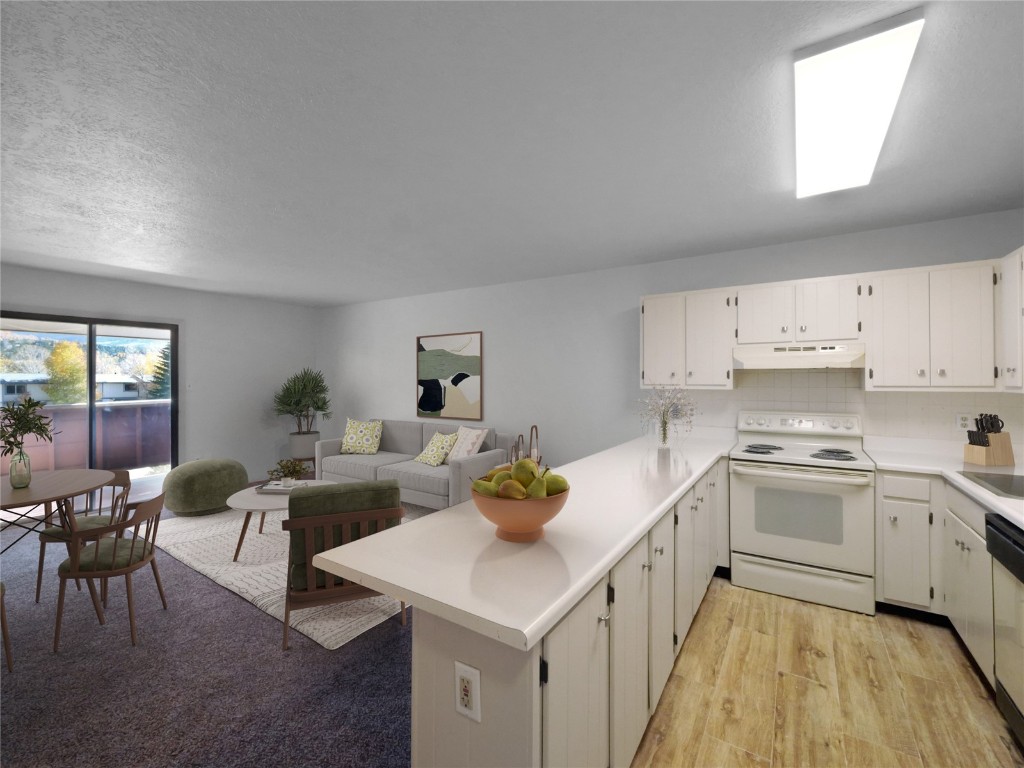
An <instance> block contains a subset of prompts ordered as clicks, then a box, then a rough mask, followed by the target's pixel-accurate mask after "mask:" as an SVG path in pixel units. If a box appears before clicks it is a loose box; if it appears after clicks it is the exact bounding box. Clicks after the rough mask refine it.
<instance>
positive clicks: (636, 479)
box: [313, 428, 735, 766]
mask: <svg viewBox="0 0 1024 768" xmlns="http://www.w3.org/2000/svg"><path fill="white" fill-rule="evenodd" d="M734 441H735V433H734V432H733V431H732V430H731V429H709V428H705V429H696V430H694V431H693V432H692V433H691V434H689V435H687V436H686V437H685V439H677V440H675V441H673V443H672V446H671V450H670V451H668V452H665V451H660V452H659V450H658V448H657V446H656V444H655V443H654V442H653V441H652V440H651V439H650V438H641V439H637V440H633V441H631V442H628V443H624V444H622V445H619V446H615V447H613V448H610V449H608V450H605V451H601V452H600V453H597V454H594V455H592V456H588V457H586V458H584V459H580V460H579V461H575V462H572V463H570V464H567V465H565V466H562V467H560V468H558V472H559V474H563V475H564V476H565V477H566V478H567V479H568V480H569V483H570V485H571V488H570V491H569V493H570V496H569V499H568V500H567V502H566V505H565V507H564V508H563V509H562V511H561V513H560V514H559V515H558V516H557V517H556V518H555V519H554V520H552V521H551V522H550V523H548V524H547V525H546V526H545V537H544V538H543V539H542V540H540V541H538V542H535V543H533V544H514V543H509V542H505V541H501V540H499V539H498V538H496V537H495V535H494V530H495V529H494V526H493V525H492V524H491V523H489V522H487V521H486V520H485V519H484V518H483V517H481V515H480V514H479V513H478V512H477V510H476V507H475V506H474V505H473V503H472V502H466V503H463V504H459V505H457V506H454V507H450V508H449V509H444V510H441V511H438V512H435V513H433V514H430V515H428V516H426V517H424V518H421V519H419V520H416V521H414V522H412V523H409V524H406V525H401V526H398V527H396V528H392V529H389V530H387V531H384V532H382V533H379V534H375V535H374V536H370V537H368V538H365V539H361V540H359V541H356V542H353V543H351V544H348V545H345V546H343V547H339V548H337V549H333V550H330V551H329V552H325V553H323V554H322V555H318V556H317V557H316V558H314V560H313V564H314V565H315V566H316V567H317V568H321V569H323V570H325V571H329V572H331V573H334V574H337V575H340V576H343V577H345V578H347V579H350V580H352V581H354V582H357V583H359V584H363V585H365V586H367V587H370V588H372V589H375V590H377V591H379V592H382V593H384V594H387V595H391V596H392V597H395V598H397V599H400V600H404V601H407V602H409V603H411V604H412V605H413V606H415V608H416V612H415V617H414V620H413V652H412V667H413V669H412V672H413V675H412V677H413V682H412V688H413V690H412V755H413V764H414V765H416V766H431V765H438V766H440V765H445V766H483V765H514V766H526V765H535V766H539V765H541V764H542V756H541V755H542V752H541V735H542V731H543V728H544V725H543V723H544V722H545V721H544V718H543V717H542V704H541V701H542V686H541V684H540V675H541V657H542V645H543V643H542V640H543V639H544V637H545V636H546V635H547V634H548V633H549V632H550V631H551V630H552V629H553V628H555V626H556V625H557V624H558V623H559V622H560V621H561V620H562V619H563V618H565V617H566V616H567V615H568V614H570V612H572V609H573V608H574V607H575V606H576V605H577V604H579V603H580V602H581V601H582V600H583V599H584V598H585V597H588V593H591V592H592V590H593V589H594V588H595V586H598V585H600V584H601V583H602V582H603V581H605V580H607V578H608V576H609V573H610V572H612V569H613V567H614V566H615V565H616V564H617V563H619V562H620V561H621V560H623V558H624V557H625V556H627V554H629V553H630V551H631V550H632V549H634V547H635V545H637V544H638V542H641V541H642V540H643V539H644V538H645V537H646V536H647V535H648V533H649V532H650V531H651V530H652V528H654V526H655V524H656V523H658V522H659V521H660V520H662V519H663V518H664V517H665V515H666V514H668V515H671V514H672V510H673V507H674V505H675V504H676V502H677V501H678V500H679V499H680V498H681V497H682V496H683V495H684V494H685V493H686V492H687V491H688V490H689V489H690V488H691V486H693V485H694V484H695V483H696V482H697V481H698V480H699V479H700V478H702V476H703V475H704V474H705V473H706V472H707V471H708V470H710V469H711V468H713V467H714V466H715V464H716V462H717V461H718V460H719V458H720V457H722V456H724V455H726V454H727V452H728V450H729V449H730V448H731V447H732V445H733V442H734ZM713 539H714V537H712V540H713ZM690 556H692V553H683V552H680V553H679V554H678V555H677V557H679V558H686V557H690ZM602 599H603V598H602ZM590 602H591V601H590V599H589V598H588V601H587V603H590ZM620 602H622V601H620ZM694 607H696V606H694ZM624 608H625V604H624V603H623V609H624ZM611 621H612V622H613V623H614V621H615V606H614V605H613V606H612V609H611ZM584 623H585V624H586V626H588V627H589V626H590V624H591V620H590V619H588V620H587V621H586V622H584ZM594 624H595V626H596V621H594ZM605 640H607V636H606V637H605ZM681 641H682V638H679V642H680V643H681ZM584 650H585V649H584ZM620 650H621V649H620ZM644 653H646V650H645V651H644ZM456 661H458V662H461V663H462V664H466V665H469V666H470V667H473V668H475V669H478V670H480V676H481V679H480V690H479V706H480V710H479V713H480V719H479V722H477V721H475V720H474V719H471V718H470V717H468V716H466V715H464V714H459V713H457V712H456V709H455V703H456V691H455V669H454V665H455V662H456ZM562 674H564V670H562ZM613 679H614V678H613ZM612 695H613V696H614V695H615V693H614V691H613V692H612ZM656 704H657V701H656V700H655V701H653V702H652V703H651V711H652V712H653V708H654V706H655V705H656ZM606 733H607V731H606ZM545 738H548V737H547V736H545ZM613 743H614V737H613ZM545 751H546V750H545Z"/></svg>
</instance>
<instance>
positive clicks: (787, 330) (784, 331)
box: [782, 325, 789, 333]
mask: <svg viewBox="0 0 1024 768" xmlns="http://www.w3.org/2000/svg"><path fill="white" fill-rule="evenodd" d="M782 332H783V333H788V332H789V326H788V325H784V326H782Z"/></svg>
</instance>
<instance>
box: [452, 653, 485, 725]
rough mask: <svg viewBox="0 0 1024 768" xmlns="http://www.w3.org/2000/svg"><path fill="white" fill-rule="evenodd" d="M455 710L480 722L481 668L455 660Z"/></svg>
mask: <svg viewBox="0 0 1024 768" xmlns="http://www.w3.org/2000/svg"><path fill="white" fill-rule="evenodd" d="M455 711H456V712H458V713H459V714H460V715H465V716H466V717H468V718H469V719H470V720H475V721H476V722H478V723H479V722H480V670H479V669H476V668H475V667H471V666H469V665H468V664H463V663H462V662H461V661H456V662H455Z"/></svg>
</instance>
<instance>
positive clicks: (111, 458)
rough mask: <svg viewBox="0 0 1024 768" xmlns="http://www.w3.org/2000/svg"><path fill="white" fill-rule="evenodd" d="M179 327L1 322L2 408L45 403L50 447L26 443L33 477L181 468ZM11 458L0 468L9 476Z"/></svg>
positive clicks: (32, 319)
mask: <svg viewBox="0 0 1024 768" xmlns="http://www.w3.org/2000/svg"><path fill="white" fill-rule="evenodd" d="M176 358H177V326H174V325H165V324H149V323H124V322H120V321H112V320H100V319H83V318H67V317H53V316H48V315H35V314H23V313H3V315H2V316H0V385H2V393H3V402H4V403H9V402H14V401H17V400H18V399H20V398H22V397H24V396H26V395H27V396H30V397H33V398H34V399H36V400H40V401H42V402H43V403H45V405H46V407H45V409H44V410H45V413H46V415H48V416H50V417H51V418H52V419H53V422H54V431H55V434H54V439H53V443H52V444H50V443H46V442H37V441H34V440H32V439H30V440H29V441H27V442H26V449H27V451H28V453H29V456H30V458H31V460H32V468H33V470H34V471H44V470H47V469H70V468H81V467H93V468H97V469H128V470H130V471H131V473H132V475H133V476H135V477H138V476H140V475H147V474H160V473H163V472H166V471H167V470H169V469H170V468H171V467H172V466H173V465H174V464H176V463H177V398H176V394H177V393H176V389H177V388H176V383H175V382H176V380H177V376H176V367H177V366H176V363H177V360H176ZM8 466H9V457H5V458H4V461H3V462H2V464H0V472H2V473H3V474H7V472H8Z"/></svg>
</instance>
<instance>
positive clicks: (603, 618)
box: [597, 613, 612, 627]
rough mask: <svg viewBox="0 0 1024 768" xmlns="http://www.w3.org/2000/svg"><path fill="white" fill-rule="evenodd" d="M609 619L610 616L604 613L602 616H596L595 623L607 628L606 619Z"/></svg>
mask: <svg viewBox="0 0 1024 768" xmlns="http://www.w3.org/2000/svg"><path fill="white" fill-rule="evenodd" d="M611 617H612V615H611V614H610V613H606V614H605V615H604V616H598V617H597V623H598V624H604V625H605V626H606V627H607V626H608V619H610V618H611Z"/></svg>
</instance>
